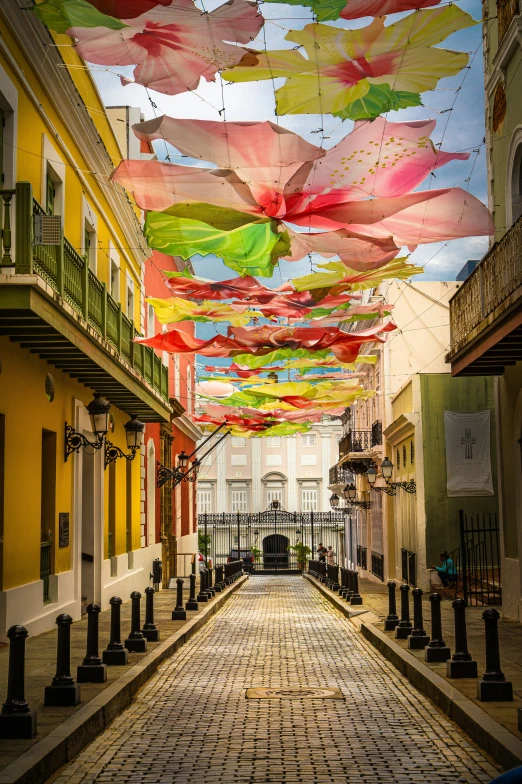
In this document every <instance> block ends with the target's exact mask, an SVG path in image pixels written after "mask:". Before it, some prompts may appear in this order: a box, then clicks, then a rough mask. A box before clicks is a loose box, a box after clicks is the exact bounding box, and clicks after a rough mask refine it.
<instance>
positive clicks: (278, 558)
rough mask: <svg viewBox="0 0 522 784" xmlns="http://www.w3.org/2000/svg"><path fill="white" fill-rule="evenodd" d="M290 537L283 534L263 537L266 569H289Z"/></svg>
mask: <svg viewBox="0 0 522 784" xmlns="http://www.w3.org/2000/svg"><path fill="white" fill-rule="evenodd" d="M289 544H290V539H289V538H288V536H283V535H282V534H270V536H265V538H264V539H263V566H264V568H265V569H288V558H289V554H288V546H289Z"/></svg>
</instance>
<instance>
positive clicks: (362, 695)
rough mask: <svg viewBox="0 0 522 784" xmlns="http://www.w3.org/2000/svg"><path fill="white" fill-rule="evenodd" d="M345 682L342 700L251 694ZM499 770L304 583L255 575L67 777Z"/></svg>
mask: <svg viewBox="0 0 522 784" xmlns="http://www.w3.org/2000/svg"><path fill="white" fill-rule="evenodd" d="M255 687H272V688H274V687H336V688H338V689H340V691H341V692H342V695H343V699H314V698H308V699H305V698H300V699H288V698H287V699H247V698H246V690H247V689H249V688H255ZM497 772H498V771H497V768H496V767H495V766H494V765H493V764H492V763H491V762H490V761H489V760H488V758H487V757H486V756H485V755H484V754H483V753H482V752H480V751H479V750H477V748H476V747H475V746H474V745H473V744H472V743H471V742H470V741H468V740H467V738H466V737H465V736H464V735H463V734H462V732H461V731H460V730H459V729H458V728H457V727H456V726H455V725H454V724H453V723H452V722H451V721H450V720H449V719H447V718H446V717H445V716H443V715H442V714H440V713H439V712H438V711H437V709H436V708H435V707H434V706H433V705H432V704H431V703H430V702H429V701H428V700H427V699H425V698H424V697H422V696H421V695H420V694H419V693H418V692H416V691H415V689H414V688H413V687H412V686H411V685H410V684H409V683H408V682H407V681H406V680H405V679H404V678H403V677H402V676H401V675H399V674H398V673H397V671H396V670H395V669H394V668H393V667H392V666H391V665H390V664H389V663H388V662H387V661H386V660H385V659H384V658H381V657H380V656H379V654H378V653H376V652H375V650H374V649H373V648H371V646H370V645H369V643H367V642H366V641H365V640H364V639H361V637H360V635H358V634H357V633H356V631H355V629H354V627H353V626H352V625H351V624H350V622H349V621H348V620H346V619H345V618H343V617H342V616H341V615H340V613H338V612H337V610H336V609H335V608H333V607H332V606H331V605H330V604H329V603H328V602H327V601H326V600H324V599H323V598H322V597H321V596H320V595H319V593H318V592H317V591H316V590H315V589H314V588H313V587H312V586H310V585H309V584H308V583H307V582H306V581H305V580H303V579H302V578H301V577H261V576H259V577H255V578H252V579H250V580H249V581H248V583H247V584H246V585H245V586H244V587H243V588H242V589H240V591H238V593H237V594H235V595H234V596H233V597H231V599H230V600H229V602H228V603H227V604H226V606H225V607H224V608H223V609H222V610H221V611H220V612H219V613H218V614H217V615H216V616H214V617H213V618H212V619H211V620H210V621H209V622H208V623H207V625H206V626H205V627H204V628H203V629H201V631H199V632H198V633H197V634H196V635H195V636H194V637H193V638H192V639H191V640H190V641H189V642H188V643H187V644H186V645H185V646H184V647H183V648H182V649H180V651H179V652H178V653H176V654H175V655H174V656H173V657H172V658H171V659H170V660H169V661H168V662H167V663H166V664H165V665H163V666H162V667H161V668H160V670H159V671H158V673H157V674H156V675H155V676H154V677H153V678H152V679H151V681H150V682H149V683H148V684H147V685H146V686H145V687H144V688H143V689H142V691H141V692H140V693H139V694H138V697H137V699H136V701H135V703H134V704H133V705H132V706H131V707H130V708H128V709H127V710H126V711H125V712H124V713H123V714H121V716H119V717H118V718H117V719H116V720H115V721H114V722H113V724H112V725H111V726H110V727H109V729H108V730H106V731H105V732H104V733H102V734H101V735H100V736H99V737H98V738H97V740H96V741H94V743H92V744H91V745H90V746H89V747H87V748H86V749H85V751H84V752H83V753H82V754H80V756H79V757H78V758H77V759H76V760H74V761H73V762H72V763H71V764H70V765H68V766H67V767H66V768H64V769H62V770H61V771H60V772H59V773H58V774H57V775H56V776H55V777H54V779H53V780H54V781H55V782H57V784H87V782H100V783H101V782H104V783H106V784H129V783H130V782H139V783H141V782H142V783H143V784H154V783H156V784H233V783H234V784H254V783H257V782H269V783H270V784H283V783H285V784H286V782H303V783H304V784H306V783H309V784H338V783H339V784H341V782H350V784H352V782H353V783H355V782H360V783H361V784H362V782H365V783H367V784H374V783H375V784H377V782H382V784H394V783H395V782H397V783H399V782H400V784H421V783H424V782H425V783H427V784H432V783H433V784H457V782H458V783H460V782H462V784H464V782H488V781H490V780H491V779H492V778H493V777H494V776H495V775H496V774H497Z"/></svg>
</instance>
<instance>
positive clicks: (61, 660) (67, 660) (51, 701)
mask: <svg viewBox="0 0 522 784" xmlns="http://www.w3.org/2000/svg"><path fill="white" fill-rule="evenodd" d="M72 622H73V620H72V618H71V616H70V615H67V613H62V614H61V615H59V616H58V618H57V619H56V625H57V626H58V644H57V648H56V675H55V676H54V678H53V680H52V682H51V685H50V686H46V687H45V696H44V705H60V706H66V705H78V703H79V702H80V686H79V684H78V683H75V682H74V678H73V676H72V675H71V624H72Z"/></svg>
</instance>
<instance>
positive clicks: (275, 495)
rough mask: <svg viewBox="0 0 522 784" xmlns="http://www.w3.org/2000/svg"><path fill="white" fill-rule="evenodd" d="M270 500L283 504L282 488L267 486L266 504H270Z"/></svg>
mask: <svg viewBox="0 0 522 784" xmlns="http://www.w3.org/2000/svg"><path fill="white" fill-rule="evenodd" d="M272 501H279V503H280V504H281V506H282V505H283V488H280V489H279V488H277V489H276V488H267V491H266V505H267V507H268V506H270V505H271V503H272Z"/></svg>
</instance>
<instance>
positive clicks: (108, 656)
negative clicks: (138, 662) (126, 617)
mask: <svg viewBox="0 0 522 784" xmlns="http://www.w3.org/2000/svg"><path fill="white" fill-rule="evenodd" d="M109 604H110V606H111V639H110V641H109V644H108V645H107V647H106V648H105V650H104V651H103V653H102V661H103V663H104V664H108V665H109V667H111V666H112V665H122V664H127V662H128V661H129V652H128V650H127V648H126V647H125V646H124V644H123V643H122V641H121V629H120V625H121V605H122V601H121V599H120V597H119V596H113V597H111V599H109Z"/></svg>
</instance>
